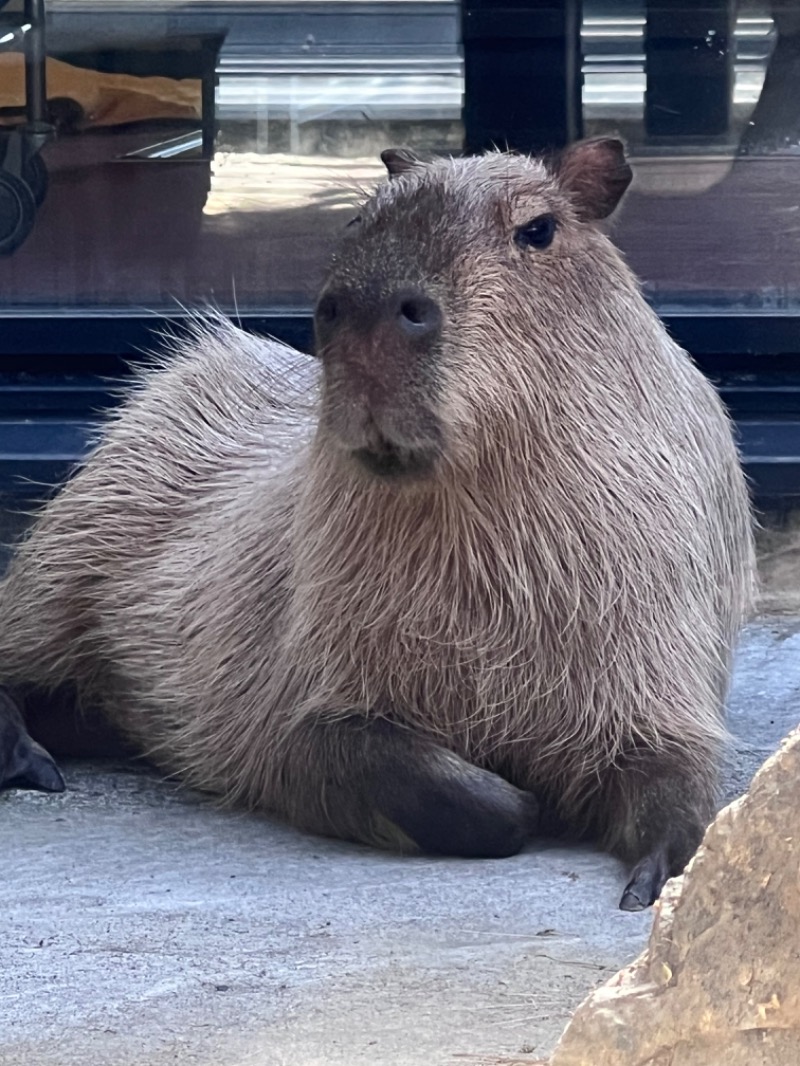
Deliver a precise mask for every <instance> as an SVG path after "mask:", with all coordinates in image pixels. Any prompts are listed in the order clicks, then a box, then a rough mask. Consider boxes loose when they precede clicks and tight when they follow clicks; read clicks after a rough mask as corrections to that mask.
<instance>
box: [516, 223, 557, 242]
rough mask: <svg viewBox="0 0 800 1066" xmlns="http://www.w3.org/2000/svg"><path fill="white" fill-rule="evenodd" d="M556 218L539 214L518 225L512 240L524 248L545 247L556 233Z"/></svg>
mask: <svg viewBox="0 0 800 1066" xmlns="http://www.w3.org/2000/svg"><path fill="white" fill-rule="evenodd" d="M556 226H557V223H556V220H555V219H554V218H553V216H552V215H539V217H538V218H534V219H532V220H531V221H530V222H526V223H525V225H524V226H520V227H519V229H518V230H517V232H516V233H515V234H514V240H515V241H516V242H517V244H521V245H523V246H525V247H526V248H547V246H548V245H550V244H552V243H553V237H555V235H556Z"/></svg>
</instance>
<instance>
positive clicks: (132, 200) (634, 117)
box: [0, 0, 800, 314]
mask: <svg viewBox="0 0 800 1066" xmlns="http://www.w3.org/2000/svg"><path fill="white" fill-rule="evenodd" d="M41 6H42V0H6V2H5V3H3V0H0V160H2V170H1V171H0V228H1V227H2V226H3V225H5V226H6V227H7V228H8V226H10V225H11V222H12V221H13V218H11V216H13V212H14V210H15V207H14V202H12V201H13V198H14V195H15V193H14V188H16V187H17V186H16V185H15V180H16V179H19V180H21V181H23V182H24V184H26V186H27V187H28V189H29V190H30V194H31V195H30V197H28V199H27V200H26V204H25V206H26V208H27V210H28V211H29V213H30V212H31V211H32V212H33V221H32V225H31V226H30V227H29V229H30V232H27V233H26V234H25V236H24V239H22V240H18V241H17V242H16V245H15V243H14V240H11V241H10V242H9V243H8V247H7V248H6V249H4V248H3V244H2V235H0V292H2V294H3V304H4V308H5V310H6V311H8V310H12V311H13V310H15V309H16V310H26V309H28V310H30V309H37V310H42V311H51V312H53V313H57V314H58V313H66V314H69V313H74V312H75V311H76V310H77V311H81V312H82V313H86V312H87V311H88V312H93V311H98V312H103V311H109V310H112V311H113V310H120V311H125V312H129V311H130V310H136V311H139V310H154V311H164V310H171V309H174V308H175V307H176V306H177V305H178V303H182V304H196V303H198V302H200V301H203V300H211V301H214V302H216V303H217V304H218V305H220V306H221V307H223V308H225V309H233V307H234V305H236V306H238V308H239V310H241V311H242V312H262V313H263V312H269V311H274V310H280V309H304V308H306V307H308V305H309V304H310V302H311V300H312V299H313V295H314V292H315V291H316V289H317V286H318V284H319V280H320V277H321V272H322V270H323V268H324V264H325V261H326V258H327V255H328V251H329V248H330V244H331V242H332V239H333V236H334V234H335V233H336V232H337V230H338V229H339V227H340V226H341V224H342V223H343V221H345V220H346V213H347V212H348V211H349V210H351V209H352V205H353V203H354V202H355V201H356V200H357V198H358V196H359V189H360V188H363V187H368V186H369V185H370V184H372V183H373V182H374V181H376V180H378V179H379V178H380V177H381V176H382V168H381V166H380V164H379V163H378V161H377V159H378V153H379V152H380V150H381V149H382V148H384V147H386V146H387V145H389V144H395V143H403V144H409V145H411V146H413V147H415V148H416V149H418V150H421V151H423V152H431V153H458V152H459V151H460V150H461V145H462V143H463V128H462V123H461V114H462V97H463V85H464V73H463V60H462V56H461V50H460V44H459V37H460V10H459V5H458V3H456V2H455V0H406V2H403V0H372V2H370V3H359V2H352V3H347V2H332V3H319V2H312V0H294V2H292V3H286V2H281V3H272V2H270V0H247V2H245V0H237V2H235V3H234V2H228V0H49V2H47V4H46V15H47V17H46V21H45V35H46V37H45V44H46V66H45V73H46V83H47V102H46V107H45V108H44V114H43V115H40V116H39V119H38V125H36V124H35V123H34V126H35V130H34V132H35V137H34V138H33V140H32V141H30V143H28V142H26V141H25V137H26V136H28V133H29V132H30V130H31V114H30V100H29V99H26V98H27V97H28V96H29V92H26V77H27V82H28V85H27V88H28V90H30V87H31V85H32V84H33V82H34V81H35V78H34V77H33V75H32V74H31V64H32V62H33V59H32V56H31V48H30V46H29V44H28V41H29V39H30V35H31V33H32V30H31V26H35V25H36V12H37V10H38V8H39V7H41ZM32 20H33V21H32ZM26 27H28V28H27V29H26ZM581 50H582V70H583V89H582V94H583V95H582V101H583V123H584V131H585V133H586V134H593V133H599V132H607V131H615V132H619V133H621V134H622V135H623V136H624V137H625V139H626V140H627V142H628V145H629V147H630V151H631V154H632V155H633V156H634V158H635V161H636V174H637V180H636V185H635V188H634V190H633V191H632V193H631V194H630V196H629V198H628V201H627V203H626V205H625V206H624V208H623V211H622V213H621V215H620V217H619V219H618V220H617V223H616V238H617V240H618V242H619V243H620V244H621V246H622V247H623V249H624V250H625V252H626V254H627V256H628V258H629V260H630V262H631V264H632V266H633V267H634V268H635V269H636V270H637V272H638V273H639V274H640V275H641V276H642V278H643V279H644V283H645V287H646V290H647V292H648V294H649V295H650V296H651V298H652V299H653V301H654V302H655V303H656V305H657V306H658V307H659V308H660V309H661V310H673V311H674V310H676V309H677V310H693V311H703V310H709V309H717V308H723V309H726V310H748V311H752V310H758V311H769V312H775V311H786V310H794V311H796V310H797V309H798V307H800V268H799V267H798V263H800V194H798V191H797V190H798V178H800V170H798V167H800V105H798V100H800V0H771V2H770V0H763V2H761V3H758V2H749V0H741V2H739V3H734V2H732V0H704V2H702V3H696V2H694V0H655V2H653V0H620V2H618V3H615V2H614V0H586V2H585V4H584V9H583V23H582V32H581ZM26 104H27V110H26ZM26 131H27V132H26ZM3 173H6V174H11V178H9V179H7V185H8V186H9V188H10V191H9V188H5V190H4V186H3V182H2V174H3ZM37 183H38V184H37ZM31 204H33V206H31ZM17 206H19V205H17ZM10 218H11V221H9V219H10ZM18 236H19V234H18ZM3 251H5V254H2V252H3Z"/></svg>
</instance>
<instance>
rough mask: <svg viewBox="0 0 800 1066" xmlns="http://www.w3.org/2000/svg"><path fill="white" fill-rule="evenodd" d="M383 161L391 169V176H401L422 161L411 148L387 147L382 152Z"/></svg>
mask: <svg viewBox="0 0 800 1066" xmlns="http://www.w3.org/2000/svg"><path fill="white" fill-rule="evenodd" d="M381 162H382V163H383V165H384V166H385V167H386V169H387V170H388V171H389V177H390V178H399V177H400V175H401V174H407V173H408V171H409V170H413V169H414V167H417V166H419V164H420V163H421V162H422V161H421V160H420V158H419V157H418V156H416V155H415V154H414V153H413V152H412V151H411V149H410V148H386V149H384V151H382V152H381Z"/></svg>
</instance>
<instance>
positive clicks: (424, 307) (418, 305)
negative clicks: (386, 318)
mask: <svg viewBox="0 0 800 1066" xmlns="http://www.w3.org/2000/svg"><path fill="white" fill-rule="evenodd" d="M387 303H388V305H389V306H388V308H387V310H388V312H389V315H390V317H391V318H392V320H393V321H394V322H395V324H396V325H397V326H398V328H399V329H400V331H401V332H402V333H404V334H405V335H406V336H407V337H425V336H427V335H428V334H430V333H435V332H436V330H437V329H438V328H439V327H440V326H441V324H442V311H441V308H440V307H439V305H438V304H437V303H436V301H435V300H432V299H431V298H430V296H426V295H425V294H424V293H422V292H400V293H395V294H394V295H393V296H391V297H390V298H389V300H388V301H387Z"/></svg>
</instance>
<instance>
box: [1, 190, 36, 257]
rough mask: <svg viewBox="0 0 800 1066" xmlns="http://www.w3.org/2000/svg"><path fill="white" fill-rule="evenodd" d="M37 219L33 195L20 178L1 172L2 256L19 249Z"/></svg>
mask: <svg viewBox="0 0 800 1066" xmlns="http://www.w3.org/2000/svg"><path fill="white" fill-rule="evenodd" d="M35 217H36V201H35V199H34V197H33V193H32V192H31V190H30V189H29V188H28V186H27V185H26V184H25V182H24V181H22V180H21V179H20V178H17V177H15V175H14V174H9V173H8V172H7V171H5V170H0V255H10V254H11V253H12V252H13V251H15V249H17V248H19V246H20V245H21V244H22V242H23V241H24V240H25V238H26V237H27V236H28V234H29V233H30V231H31V230H32V229H33V221H34V218H35Z"/></svg>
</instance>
